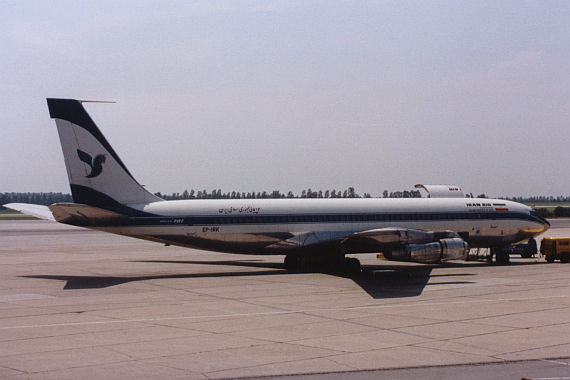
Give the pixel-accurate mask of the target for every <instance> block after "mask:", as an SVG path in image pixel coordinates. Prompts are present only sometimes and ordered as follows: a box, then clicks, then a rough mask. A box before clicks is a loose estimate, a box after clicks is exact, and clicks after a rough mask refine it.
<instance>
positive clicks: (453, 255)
mask: <svg viewBox="0 0 570 380" xmlns="http://www.w3.org/2000/svg"><path fill="white" fill-rule="evenodd" d="M335 245H338V246H340V253H342V254H343V255H344V254H349V253H369V252H382V253H383V254H384V256H385V257H386V258H387V259H390V260H397V261H414V262H421V263H436V262H440V261H445V260H461V259H465V258H466V257H467V254H468V253H469V245H468V244H467V242H465V240H463V239H462V238H461V236H459V235H458V234H457V233H455V232H453V231H442V232H433V231H422V230H413V229H408V228H399V227H393V228H379V229H372V230H366V231H357V232H354V231H347V232H340V231H339V232H329V231H327V232H307V233H305V234H301V235H296V236H293V237H291V238H289V239H286V240H283V241H281V242H279V243H276V244H273V245H271V246H269V247H267V248H269V249H270V250H272V251H278V250H281V251H283V254H287V253H286V251H287V250H289V249H292V248H294V249H298V248H300V247H302V248H304V249H306V250H307V251H311V250H315V251H316V250H318V249H319V248H321V247H325V246H326V247H330V246H335Z"/></svg>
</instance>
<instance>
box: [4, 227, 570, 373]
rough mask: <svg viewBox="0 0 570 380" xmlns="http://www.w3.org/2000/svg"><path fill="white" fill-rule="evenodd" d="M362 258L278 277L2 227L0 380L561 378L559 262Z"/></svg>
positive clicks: (262, 267)
mask: <svg viewBox="0 0 570 380" xmlns="http://www.w3.org/2000/svg"><path fill="white" fill-rule="evenodd" d="M546 236H570V221H568V220H554V221H553V222H552V228H551V229H550V230H549V231H548V232H547V233H546ZM359 258H360V259H361V262H362V264H363V269H364V272H363V274H362V275H360V276H354V277H341V276H335V275H330V274H320V273H314V274H289V273H287V272H286V271H285V270H284V269H283V264H282V260H283V258H282V257H270V256H263V257H254V256H241V255H228V254H221V253H211V252H205V251H198V250H191V249H184V248H177V247H172V246H171V247H164V246H161V245H159V244H156V243H150V242H144V241H139V240H135V239H130V238H125V237H121V236H114V235H108V234H104V233H100V232H94V231H89V230H84V229H80V228H75V227H69V226H64V225H61V224H57V223H53V222H46V221H28V220H16V221H11V220H0V378H3V379H77V378H106V379H115V378H121V379H131V378H137V379H156V378H181V379H222V378H240V377H264V376H275V375H280V376H286V377H285V378H289V375H297V376H295V377H296V378H307V379H313V378H314V379H338V378H354V379H364V378H366V379H368V378H372V377H373V378H391V379H392V378H401V379H408V378H422V379H426V378H427V379H430V378H434V379H435V378H437V379H456V378H464V379H471V378H499V377H500V378H514V379H521V378H522V377H528V378H535V379H536V378H543V379H546V378H552V379H554V378H558V379H562V378H570V371H569V362H570V360H569V357H570V264H561V263H559V262H557V263H554V264H548V263H546V261H545V260H544V259H543V258H540V257H536V258H531V259H522V258H514V257H513V259H512V264H511V265H509V266H494V265H493V266H491V265H489V264H488V263H485V262H454V263H451V264H446V265H441V266H432V265H421V264H405V263H395V262H386V261H380V260H378V259H376V256H375V255H360V256H359ZM304 374H313V375H304ZM490 374H491V375H490ZM504 374H507V375H504Z"/></svg>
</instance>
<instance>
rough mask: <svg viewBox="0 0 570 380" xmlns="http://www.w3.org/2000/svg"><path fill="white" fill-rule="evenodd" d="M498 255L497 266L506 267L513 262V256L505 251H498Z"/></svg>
mask: <svg viewBox="0 0 570 380" xmlns="http://www.w3.org/2000/svg"><path fill="white" fill-rule="evenodd" d="M496 255H497V256H496V260H497V264H499V265H506V264H509V263H510V262H511V256H510V255H509V253H508V252H505V251H503V250H502V249H498V250H497V251H496Z"/></svg>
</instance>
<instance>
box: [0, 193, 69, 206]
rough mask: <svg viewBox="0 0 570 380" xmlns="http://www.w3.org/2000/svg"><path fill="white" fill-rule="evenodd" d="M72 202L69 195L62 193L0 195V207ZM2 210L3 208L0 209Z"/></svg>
mask: <svg viewBox="0 0 570 380" xmlns="http://www.w3.org/2000/svg"><path fill="white" fill-rule="evenodd" d="M66 202H73V198H71V195H70V194H63V193H0V205H5V204H6V203H33V204H37V205H44V206H49V205H51V204H54V203H66ZM0 209H2V210H4V209H5V208H4V207H0Z"/></svg>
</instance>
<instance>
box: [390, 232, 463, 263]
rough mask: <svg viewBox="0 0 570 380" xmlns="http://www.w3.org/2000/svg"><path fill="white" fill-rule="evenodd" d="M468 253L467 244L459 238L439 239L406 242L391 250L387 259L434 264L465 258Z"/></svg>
mask: <svg viewBox="0 0 570 380" xmlns="http://www.w3.org/2000/svg"><path fill="white" fill-rule="evenodd" d="M468 254H469V245H468V244H467V242H466V241H465V240H463V239H461V238H448V239H441V240H439V241H436V242H433V243H426V244H406V245H404V246H402V247H401V248H398V249H395V250H393V251H392V252H391V253H390V255H389V259H390V260H394V261H413V262H416V263H425V264H434V263H439V262H440V261H446V260H465V259H466V258H467V255H468Z"/></svg>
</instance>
